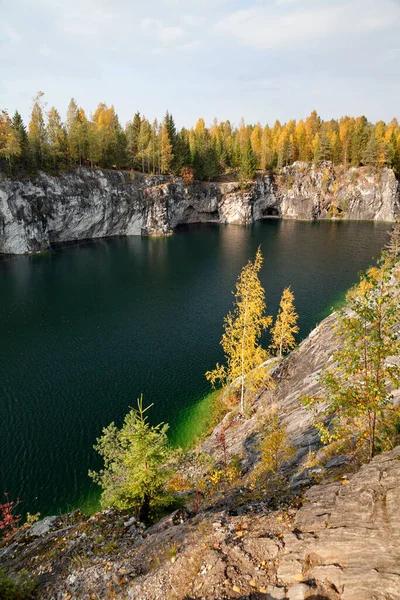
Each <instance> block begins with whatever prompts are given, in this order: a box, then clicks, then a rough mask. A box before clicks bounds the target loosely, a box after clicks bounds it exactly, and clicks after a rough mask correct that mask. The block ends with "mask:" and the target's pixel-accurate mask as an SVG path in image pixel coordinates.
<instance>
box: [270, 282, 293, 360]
mask: <svg viewBox="0 0 400 600" xmlns="http://www.w3.org/2000/svg"><path fill="white" fill-rule="evenodd" d="M298 318H299V316H298V314H297V313H296V309H295V307H294V294H293V292H292V291H291V289H290V287H287V288H285V289H284V290H283V293H282V298H281V302H280V305H279V310H278V315H277V317H276V321H275V324H274V326H273V327H272V329H271V337H272V343H271V345H270V348H271V349H273V350H275V351H276V352H277V355H278V356H279V357H282V355H283V353H284V352H288V351H289V350H291V349H292V348H294V347H295V345H296V339H295V337H294V336H295V334H296V333H298V332H299V328H298V326H297V321H298Z"/></svg>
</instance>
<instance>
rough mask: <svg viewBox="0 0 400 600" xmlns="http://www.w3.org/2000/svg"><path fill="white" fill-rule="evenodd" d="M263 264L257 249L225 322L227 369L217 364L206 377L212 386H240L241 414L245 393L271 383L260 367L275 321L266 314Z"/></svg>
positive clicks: (223, 346)
mask: <svg viewBox="0 0 400 600" xmlns="http://www.w3.org/2000/svg"><path fill="white" fill-rule="evenodd" d="M262 263H263V257H262V254H261V249H260V248H258V250H257V253H256V257H255V260H254V261H249V262H248V263H247V265H246V266H245V267H243V269H242V272H241V273H240V275H239V278H238V281H237V283H236V289H235V292H234V296H235V303H234V306H235V308H234V310H233V312H230V313H229V314H228V315H227V317H226V318H225V323H224V334H223V336H222V340H221V346H222V348H223V350H224V354H225V359H226V365H220V364H217V365H216V368H215V369H214V370H213V371H207V373H206V378H207V379H208V380H209V381H210V382H211V384H212V385H213V386H214V385H215V383H216V382H217V381H220V382H221V383H223V384H224V383H228V384H231V383H233V382H235V380H236V381H237V382H238V385H239V388H240V411H241V413H242V414H243V413H244V410H245V398H244V392H245V389H250V390H252V389H253V390H254V389H257V388H258V387H259V386H260V385H261V384H262V383H264V384H266V385H268V384H270V383H271V378H270V376H269V375H268V373H267V372H266V370H265V369H264V368H263V367H262V366H261V364H262V363H263V362H265V361H266V360H267V358H268V356H269V355H268V352H267V350H265V349H264V348H263V347H262V346H261V345H260V343H259V340H260V337H261V335H262V334H263V333H264V331H265V330H266V328H267V327H268V326H269V325H271V321H272V319H271V317H268V316H266V314H265V310H266V305H265V293H264V289H263V287H262V285H261V282H260V279H259V277H258V273H259V272H260V270H261V267H262Z"/></svg>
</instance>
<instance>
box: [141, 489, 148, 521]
mask: <svg viewBox="0 0 400 600" xmlns="http://www.w3.org/2000/svg"><path fill="white" fill-rule="evenodd" d="M139 521H141V522H142V523H149V522H150V496H149V495H148V494H145V496H144V500H143V504H142V506H141V507H140V510H139Z"/></svg>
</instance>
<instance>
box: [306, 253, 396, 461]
mask: <svg viewBox="0 0 400 600" xmlns="http://www.w3.org/2000/svg"><path fill="white" fill-rule="evenodd" d="M399 294H400V284H399V283H398V282H396V281H395V279H394V277H393V264H392V262H391V261H390V260H388V259H387V258H385V257H384V258H383V259H382V260H381V262H380V264H379V268H377V267H375V268H372V269H370V270H369V271H368V272H367V274H366V275H365V276H364V277H363V278H362V279H361V282H360V284H359V285H358V286H357V287H356V288H354V289H353V290H350V292H349V293H348V295H347V309H345V310H344V311H343V312H342V314H341V316H340V318H339V323H338V336H339V338H340V342H341V348H340V350H338V351H337V352H336V354H335V355H334V357H333V358H334V363H333V366H329V367H328V368H327V369H326V370H325V371H324V372H323V374H322V376H321V382H322V384H323V394H322V395H321V396H318V397H312V398H309V397H307V398H304V399H303V401H304V403H305V404H306V405H309V406H311V407H314V408H317V409H318V408H320V407H321V403H322V402H323V403H325V404H326V408H324V409H323V410H322V414H321V416H322V420H321V423H320V424H319V425H318V428H319V430H320V434H321V439H322V441H323V442H324V443H331V442H338V443H339V444H340V443H345V444H349V443H350V442H351V441H354V442H355V444H356V445H357V446H358V447H359V450H360V452H361V454H366V456H367V459H368V460H371V459H372V458H373V456H374V455H375V452H376V448H377V445H381V446H383V448H382V449H384V445H385V443H386V442H385V441H384V440H383V439H382V438H381V433H382V432H383V430H385V429H387V425H388V422H389V421H390V418H391V416H393V414H394V412H395V408H394V406H393V404H392V395H391V393H390V391H389V390H388V383H389V382H390V383H391V384H392V386H394V387H399V386H400V366H399V365H397V364H396V363H395V362H394V361H391V360H390V357H391V356H394V355H397V354H398V353H399V350H400V334H399V331H398V325H399V323H400V303H399ZM385 435H386V434H385Z"/></svg>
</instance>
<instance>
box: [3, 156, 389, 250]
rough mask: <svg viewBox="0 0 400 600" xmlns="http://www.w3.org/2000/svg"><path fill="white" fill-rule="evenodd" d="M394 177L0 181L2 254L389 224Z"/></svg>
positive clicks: (112, 175)
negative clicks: (140, 238) (362, 222)
mask: <svg viewBox="0 0 400 600" xmlns="http://www.w3.org/2000/svg"><path fill="white" fill-rule="evenodd" d="M399 196H400V193H399V184H398V182H397V180H396V178H395V175H394V173H393V171H391V170H390V169H383V170H381V171H379V172H375V173H373V172H370V171H368V170H367V169H350V170H348V171H344V170H342V171H340V170H339V171H338V170H337V169H336V170H335V169H334V168H333V166H332V164H331V163H322V164H321V165H319V166H318V167H315V166H312V165H308V164H306V163H295V164H294V165H292V166H290V167H285V168H284V169H282V170H281V171H280V173H279V174H278V175H277V176H276V177H274V178H271V177H269V176H264V177H260V178H259V179H258V180H257V181H256V182H255V183H252V184H249V185H248V186H247V188H246V189H244V190H242V189H240V187H239V185H238V184H237V183H236V182H232V183H200V182H196V183H194V184H193V185H189V186H185V185H184V183H183V182H182V180H181V179H180V178H176V179H174V180H171V179H170V178H167V177H162V176H152V177H150V176H145V175H139V174H135V175H134V176H133V177H131V176H130V174H129V173H122V172H117V171H101V170H90V169H85V168H80V169H77V170H76V171H74V172H73V173H70V174H65V175H60V176H57V177H54V176H50V175H47V174H45V173H40V174H39V175H38V176H37V177H36V178H35V179H26V180H23V179H19V180H12V179H7V178H5V177H1V176H0V252H2V253H10V254H22V253H26V252H38V251H41V250H45V249H46V248H48V247H49V246H51V245H52V244H55V243H63V242H67V241H73V240H82V239H87V238H96V237H108V236H113V235H164V234H167V233H169V232H170V231H171V230H172V229H173V228H174V227H176V226H177V225H179V224H182V223H198V222H215V223H235V224H242V225H246V224H250V223H253V222H254V221H257V220H259V219H264V218H269V217H281V218H293V219H308V220H309V219H323V218H335V219H338V218H340V219H367V220H380V221H393V220H394V218H395V215H396V213H397V212H399V210H400V208H399Z"/></svg>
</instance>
